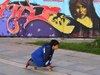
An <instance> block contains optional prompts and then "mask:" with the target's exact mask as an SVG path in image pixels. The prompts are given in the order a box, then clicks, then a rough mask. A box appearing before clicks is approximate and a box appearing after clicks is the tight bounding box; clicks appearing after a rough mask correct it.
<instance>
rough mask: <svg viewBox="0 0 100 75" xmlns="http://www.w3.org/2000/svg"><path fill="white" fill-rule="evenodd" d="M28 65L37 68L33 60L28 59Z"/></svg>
mask: <svg viewBox="0 0 100 75" xmlns="http://www.w3.org/2000/svg"><path fill="white" fill-rule="evenodd" d="M30 66H33V70H35V69H37V66H36V64H35V62H34V61H30Z"/></svg>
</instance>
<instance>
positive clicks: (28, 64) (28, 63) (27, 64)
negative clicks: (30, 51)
mask: <svg viewBox="0 0 100 75" xmlns="http://www.w3.org/2000/svg"><path fill="white" fill-rule="evenodd" d="M31 61H33V59H32V58H30V59H29V60H28V62H27V63H26V68H27V67H28V66H30V62H31Z"/></svg>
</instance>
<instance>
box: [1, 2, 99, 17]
mask: <svg viewBox="0 0 100 75" xmlns="http://www.w3.org/2000/svg"><path fill="white" fill-rule="evenodd" d="M10 1H11V2H14V1H25V0H10ZM29 1H30V3H37V4H40V5H50V4H52V5H55V6H57V7H60V8H61V11H60V12H61V13H65V14H66V15H69V16H71V14H70V11H69V0H64V2H47V1H45V2H44V1H43V0H29ZM3 2H4V0H0V3H3ZM94 7H95V11H96V13H97V15H98V16H99V17H100V10H98V9H100V2H98V3H94Z"/></svg>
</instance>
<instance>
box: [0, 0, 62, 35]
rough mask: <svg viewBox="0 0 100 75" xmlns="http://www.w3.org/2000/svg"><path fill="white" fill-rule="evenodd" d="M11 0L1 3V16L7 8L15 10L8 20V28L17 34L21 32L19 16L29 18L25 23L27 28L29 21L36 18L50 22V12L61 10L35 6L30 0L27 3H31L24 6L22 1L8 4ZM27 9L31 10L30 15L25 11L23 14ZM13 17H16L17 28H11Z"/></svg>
mask: <svg viewBox="0 0 100 75" xmlns="http://www.w3.org/2000/svg"><path fill="white" fill-rule="evenodd" d="M9 1H10V0H6V1H5V2H4V3H2V4H0V17H3V12H4V10H5V9H7V10H12V11H13V13H12V15H11V16H10V17H9V19H8V20H7V28H8V30H9V32H11V33H13V34H16V33H18V32H19V25H18V22H17V20H18V19H19V18H21V17H26V18H27V21H26V23H25V24H24V29H25V27H26V26H27V25H28V23H29V22H31V21H32V20H35V19H41V20H44V21H45V22H48V21H47V19H48V18H49V13H55V14H57V12H58V11H59V10H60V8H58V7H54V8H49V7H48V6H33V5H31V4H30V3H29V0H27V3H28V4H29V6H23V5H22V4H21V3H20V2H19V4H8V3H9ZM10 8H11V9H10ZM25 9H26V10H28V11H29V12H30V14H29V15H28V14H27V13H25V15H22V13H23V11H24V10H25ZM40 10H41V11H40ZM37 11H38V13H37ZM11 19H14V24H15V29H11V28H10V26H9V21H10V20H11ZM48 23H49V22H48Z"/></svg>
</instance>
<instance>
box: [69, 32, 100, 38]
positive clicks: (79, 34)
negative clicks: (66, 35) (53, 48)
mask: <svg viewBox="0 0 100 75" xmlns="http://www.w3.org/2000/svg"><path fill="white" fill-rule="evenodd" d="M71 36H75V37H79V36H83V37H88V36H93V37H97V36H99V34H87V33H85V34H82V33H76V34H72V35H71Z"/></svg>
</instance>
